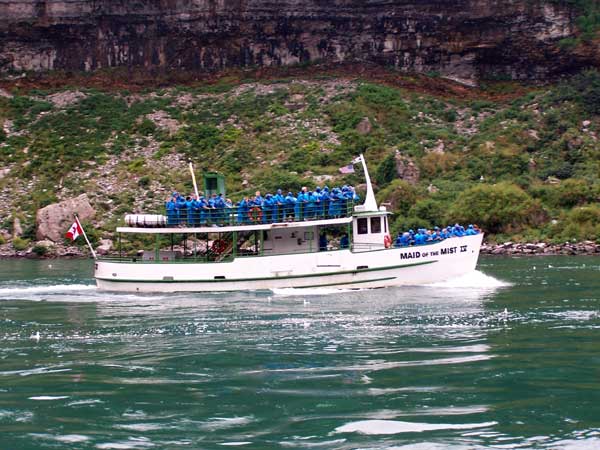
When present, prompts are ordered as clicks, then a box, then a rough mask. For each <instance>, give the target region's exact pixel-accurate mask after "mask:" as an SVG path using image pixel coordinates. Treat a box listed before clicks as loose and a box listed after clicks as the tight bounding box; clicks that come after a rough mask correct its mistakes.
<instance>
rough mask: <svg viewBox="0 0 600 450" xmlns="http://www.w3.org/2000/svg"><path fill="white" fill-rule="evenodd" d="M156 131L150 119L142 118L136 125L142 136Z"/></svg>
mask: <svg viewBox="0 0 600 450" xmlns="http://www.w3.org/2000/svg"><path fill="white" fill-rule="evenodd" d="M155 131H156V124H155V123H154V122H152V121H151V120H150V119H144V120H142V122H141V123H140V124H139V125H138V126H137V132H138V133H139V134H140V135H142V136H148V135H150V134H152V133H154V132H155Z"/></svg>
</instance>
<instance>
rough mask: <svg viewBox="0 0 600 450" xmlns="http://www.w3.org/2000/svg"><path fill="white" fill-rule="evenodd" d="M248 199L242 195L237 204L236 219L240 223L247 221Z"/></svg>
mask: <svg viewBox="0 0 600 450" xmlns="http://www.w3.org/2000/svg"><path fill="white" fill-rule="evenodd" d="M248 210H249V200H248V197H244V198H243V199H242V200H240V202H239V203H238V205H237V221H238V223H240V224H245V223H248Z"/></svg>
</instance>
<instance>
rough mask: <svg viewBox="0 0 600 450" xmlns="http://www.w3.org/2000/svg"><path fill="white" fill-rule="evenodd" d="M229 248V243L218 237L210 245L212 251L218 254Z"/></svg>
mask: <svg viewBox="0 0 600 450" xmlns="http://www.w3.org/2000/svg"><path fill="white" fill-rule="evenodd" d="M226 248H227V244H226V243H225V241H224V240H223V239H217V240H216V241H214V242H213V243H212V245H211V247H210V249H211V251H212V252H213V253H215V254H217V255H220V254H221V253H223V252H224V251H225V249H226Z"/></svg>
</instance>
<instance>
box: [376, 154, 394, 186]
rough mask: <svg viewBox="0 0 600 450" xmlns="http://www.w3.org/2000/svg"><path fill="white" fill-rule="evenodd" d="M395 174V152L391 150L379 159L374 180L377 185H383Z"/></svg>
mask: <svg viewBox="0 0 600 450" xmlns="http://www.w3.org/2000/svg"><path fill="white" fill-rule="evenodd" d="M397 176H398V174H397V173H396V158H395V152H391V153H390V154H389V155H387V156H386V157H385V159H384V160H383V161H381V163H380V164H379V166H377V171H376V172H375V182H376V183H377V184H378V185H379V186H385V185H386V184H388V183H389V182H390V181H392V180H393V179H394V178H396V177H397Z"/></svg>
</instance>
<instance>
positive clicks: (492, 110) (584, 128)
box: [0, 70, 600, 251]
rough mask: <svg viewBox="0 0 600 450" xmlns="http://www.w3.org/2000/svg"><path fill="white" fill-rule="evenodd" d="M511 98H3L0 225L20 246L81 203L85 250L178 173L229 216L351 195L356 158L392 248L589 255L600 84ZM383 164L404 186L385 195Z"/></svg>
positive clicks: (384, 93)
mask: <svg viewBox="0 0 600 450" xmlns="http://www.w3.org/2000/svg"><path fill="white" fill-rule="evenodd" d="M430 82H431V83H436V82H437V81H436V80H435V79H432V80H431V81H430ZM514 87H515V85H512V87H511V85H510V84H509V83H506V82H502V83H498V84H493V83H492V84H490V85H488V87H487V89H488V91H482V92H480V93H481V96H480V97H475V96H467V97H465V98H445V97H436V96H433V95H428V94H425V93H418V92H411V91H407V90H404V89H398V88H395V87H391V86H387V85H381V84H374V83H370V82H366V81H360V80H355V81H348V80H336V79H333V80H332V79H326V80H319V81H315V80H312V81H286V82H277V81H275V82H271V83H269V84H258V83H255V84H248V85H235V84H234V83H230V82H222V83H219V84H217V85H215V86H210V87H206V86H203V87H195V88H192V87H174V88H171V89H163V90H160V91H157V92H149V93H146V94H143V95H142V94H131V93H128V92H121V93H108V92H98V91H95V90H83V91H82V92H83V93H84V94H85V98H82V99H77V100H76V101H74V102H72V103H71V104H70V105H68V106H66V107H61V108H59V107H57V106H56V105H55V104H53V103H52V102H51V98H50V97H49V96H50V95H51V94H54V93H55V92H40V91H37V92H35V95H33V93H29V95H26V94H23V93H21V94H19V93H15V94H16V95H15V96H14V97H13V98H12V99H10V100H8V99H3V98H2V99H0V121H6V120H8V121H10V122H9V125H10V126H8V127H7V129H8V130H10V131H9V132H7V133H4V132H2V134H0V165H1V166H3V167H9V168H10V169H11V172H10V174H8V175H6V176H5V177H4V178H2V179H0V189H2V190H3V192H5V193H6V194H7V197H8V198H10V199H11V201H12V203H9V204H7V205H4V206H1V205H0V216H2V217H10V216H12V215H13V212H16V213H18V214H20V215H21V217H22V218H23V219H22V223H23V226H24V228H26V229H27V230H28V234H27V236H25V238H26V239H32V238H33V236H34V233H33V231H34V225H33V224H34V215H35V211H36V210H37V209H38V208H40V207H43V206H45V205H48V204H50V203H53V202H56V201H57V200H60V199H63V198H67V197H71V196H74V195H78V194H80V193H82V192H87V193H88V194H89V195H90V197H91V199H92V201H93V203H94V205H95V206H96V207H97V209H98V210H99V211H100V212H101V214H99V216H101V217H102V219H101V220H102V222H101V223H100V230H98V235H97V236H95V237H94V239H99V238H100V236H101V235H104V236H107V233H108V232H112V231H113V227H114V226H115V225H116V224H117V223H118V221H119V220H120V218H121V217H122V215H123V214H124V213H127V212H130V211H132V210H133V209H134V208H136V210H138V211H143V210H145V211H154V210H155V209H157V208H160V207H161V205H162V202H163V201H164V197H165V196H166V194H167V193H168V192H169V191H171V190H173V189H176V190H178V191H183V192H191V190H192V185H191V181H190V177H189V172H188V170H187V165H186V162H187V159H188V158H190V159H192V160H193V161H194V162H195V165H196V168H197V171H198V172H201V171H203V170H217V171H220V172H222V173H224V174H225V175H226V179H227V189H228V196H230V197H231V198H233V199H234V200H238V199H239V198H240V197H241V196H242V195H247V194H250V193H252V192H254V191H255V190H256V189H261V190H262V191H263V193H265V192H267V191H271V192H272V191H274V190H275V189H276V188H278V187H281V188H282V189H285V190H288V189H289V190H293V191H297V190H299V189H300V188H301V187H302V186H304V185H309V186H311V185H312V186H314V185H316V184H318V183H320V184H329V185H330V186H331V185H335V184H344V183H351V184H354V185H359V184H360V183H363V177H362V174H361V172H360V169H359V171H358V172H357V173H355V174H349V175H340V174H339V172H338V168H339V167H341V166H344V165H346V164H348V163H349V162H350V161H351V159H352V158H354V157H355V156H356V155H357V154H358V153H364V154H365V156H366V158H367V160H368V162H369V166H370V168H371V173H372V175H373V180H374V182H375V183H376V189H377V198H378V200H379V201H380V202H385V203H387V204H389V208H390V209H391V210H392V211H393V212H394V213H395V217H394V222H393V225H392V231H394V232H395V231H398V230H402V229H406V228H414V227H420V226H426V227H431V226H434V225H446V224H448V223H453V222H457V221H461V222H466V223H470V222H475V223H478V224H479V225H480V226H481V227H483V228H484V230H485V231H486V232H487V233H488V234H490V238H491V239H504V238H511V239H543V240H548V241H561V240H565V239H568V240H571V239H598V225H597V223H598V220H596V217H597V216H596V214H597V213H598V208H597V206H594V205H595V203H596V202H598V200H600V178H599V177H600V151H599V148H600V141H599V139H600V106H599V105H600V74H599V73H598V72H597V71H594V70H589V71H585V72H582V73H580V74H578V75H576V76H575V77H573V78H572V79H570V80H566V81H564V82H561V83H560V84H557V85H554V86H546V87H537V88H529V90H528V91H527V93H526V94H523V95H520V96H515V95H507V94H506V92H510V91H511V90H512V89H513V88H514ZM521 91H522V88H521ZM491 94H493V95H491ZM491 98H493V99H494V100H493V101H492V100H490V99H491ZM0 129H2V127H0ZM399 157H402V158H403V161H410V162H411V164H412V165H413V166H414V170H416V171H417V172H418V176H417V181H416V182H414V183H409V182H408V181H406V180H402V179H399V176H398V172H397V170H398V169H397V165H398V160H397V158H399ZM357 169H358V167H357ZM317 177H318V178H317ZM317 180H320V181H317ZM325 180H326V181H325ZM2 208H4V209H2ZM4 228H6V227H4ZM17 242H18V243H19V242H20V241H17ZM13 245H14V241H13ZM18 245H22V242H20V243H19V244H18ZM40 251H41V250H40Z"/></svg>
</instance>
